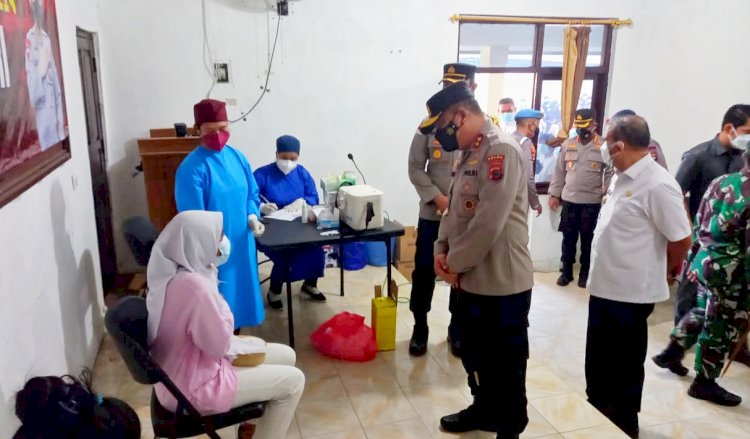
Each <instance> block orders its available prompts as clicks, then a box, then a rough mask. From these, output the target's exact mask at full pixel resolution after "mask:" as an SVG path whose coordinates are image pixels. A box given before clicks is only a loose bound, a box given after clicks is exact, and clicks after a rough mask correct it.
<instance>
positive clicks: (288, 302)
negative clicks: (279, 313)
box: [286, 282, 294, 349]
mask: <svg viewBox="0 0 750 439" xmlns="http://www.w3.org/2000/svg"><path fill="white" fill-rule="evenodd" d="M286 312H287V316H288V319H289V347H291V348H292V349H294V310H292V283H291V282H287V283H286Z"/></svg>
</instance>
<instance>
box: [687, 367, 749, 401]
mask: <svg viewBox="0 0 750 439" xmlns="http://www.w3.org/2000/svg"><path fill="white" fill-rule="evenodd" d="M688 395H690V396H692V397H693V398H697V399H702V400H704V401H709V402H712V403H714V404H718V405H723V406H726V407H736V406H738V405H740V403H741V402H742V398H741V397H740V396H738V395H735V394H734V393H731V392H728V391H727V390H725V389H724V388H723V387H721V386H720V385H718V384H716V381H715V380H710V379H706V378H703V377H702V376H700V375H699V376H697V377H696V378H695V381H693V384H692V385H691V386H690V388H689V389H688Z"/></svg>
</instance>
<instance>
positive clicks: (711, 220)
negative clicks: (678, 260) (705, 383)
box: [672, 167, 750, 378]
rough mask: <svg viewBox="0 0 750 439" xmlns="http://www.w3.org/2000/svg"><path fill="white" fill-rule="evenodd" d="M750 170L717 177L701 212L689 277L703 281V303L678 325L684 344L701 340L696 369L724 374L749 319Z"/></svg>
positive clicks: (710, 375)
mask: <svg viewBox="0 0 750 439" xmlns="http://www.w3.org/2000/svg"><path fill="white" fill-rule="evenodd" d="M749 217H750V169H748V168H747V167H745V168H744V169H743V170H742V171H741V172H739V173H734V174H728V175H725V176H722V177H719V178H717V179H716V180H714V181H713V182H712V183H711V185H710V186H709V188H708V190H707V191H706V193H705V195H704V197H703V200H702V202H701V205H700V208H699V209H698V213H697V216H696V227H695V231H694V240H695V245H694V246H693V249H692V251H691V255H690V257H689V259H688V261H689V263H690V266H689V268H688V272H689V276H690V277H692V278H695V279H697V280H698V282H699V283H700V287H699V289H698V302H697V306H696V307H695V308H693V310H692V311H691V312H690V314H688V315H686V316H685V317H684V318H683V319H682V320H681V321H680V323H679V325H678V326H677V327H676V328H675V329H674V331H673V333H672V338H673V339H674V340H675V341H677V342H678V343H679V344H680V345H681V346H682V347H683V348H688V347H690V346H691V345H693V344H695V343H696V334H697V333H698V328H701V327H702V329H701V331H700V335H698V336H697V343H698V348H697V351H696V354H697V355H696V358H695V371H696V372H697V373H698V374H701V375H703V376H705V377H706V378H718V377H719V375H720V374H721V371H722V369H723V367H724V360H725V359H726V356H727V354H728V353H729V350H730V346H731V345H732V344H733V343H735V342H737V341H738V340H739V339H740V337H741V336H742V334H743V333H744V330H745V328H746V326H747V323H748V311H749V310H750V294H749V293H748V289H747V284H748V278H750V270H748V268H750V264H748V257H749V255H748V252H747V250H748V244H749V243H750V242H749V240H750V220H749Z"/></svg>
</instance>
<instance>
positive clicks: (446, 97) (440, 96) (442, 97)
mask: <svg viewBox="0 0 750 439" xmlns="http://www.w3.org/2000/svg"><path fill="white" fill-rule="evenodd" d="M468 99H474V95H473V94H472V93H471V90H470V89H469V86H468V85H467V84H466V83H465V82H458V83H456V84H453V85H451V86H450V87H446V88H444V89H442V90H440V91H439V92H437V93H435V94H434V95H433V96H432V97H431V98H430V99H429V100H428V101H427V113H428V116H427V117H426V118H425V119H424V120H423V121H422V123H421V124H420V125H419V131H420V132H421V133H422V134H428V133H429V132H430V131H432V129H433V128H434V126H435V123H436V122H437V121H438V119H439V118H440V115H442V114H443V111H445V110H447V109H448V108H450V106H451V105H453V104H457V103H459V102H463V101H465V100H468Z"/></svg>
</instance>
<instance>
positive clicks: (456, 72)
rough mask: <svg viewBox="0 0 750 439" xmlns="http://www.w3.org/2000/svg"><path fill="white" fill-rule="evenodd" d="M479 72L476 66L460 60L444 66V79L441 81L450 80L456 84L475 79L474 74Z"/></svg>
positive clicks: (449, 81)
mask: <svg viewBox="0 0 750 439" xmlns="http://www.w3.org/2000/svg"><path fill="white" fill-rule="evenodd" d="M476 73H477V68H476V66H473V65H471V64H464V63H460V62H454V63H450V64H446V65H444V66H443V79H441V80H440V82H448V83H450V84H455V83H457V82H461V81H466V80H472V81H473V80H474V75H475V74H476Z"/></svg>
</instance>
